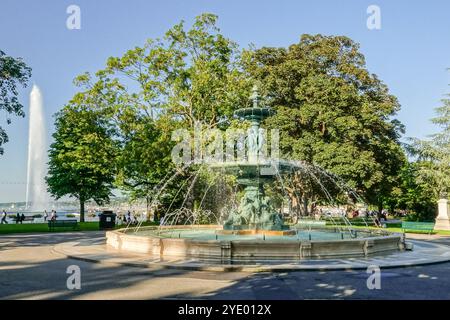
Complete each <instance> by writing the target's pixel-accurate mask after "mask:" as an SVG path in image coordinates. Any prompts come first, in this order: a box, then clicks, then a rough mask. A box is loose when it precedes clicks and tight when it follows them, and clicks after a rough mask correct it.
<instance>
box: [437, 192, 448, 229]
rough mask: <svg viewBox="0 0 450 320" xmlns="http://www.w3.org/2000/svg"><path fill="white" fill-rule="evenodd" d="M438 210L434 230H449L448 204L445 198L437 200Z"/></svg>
mask: <svg viewBox="0 0 450 320" xmlns="http://www.w3.org/2000/svg"><path fill="white" fill-rule="evenodd" d="M438 212H439V214H438V216H437V218H436V224H435V225H434V230H450V204H449V201H448V200H447V199H440V200H439V201H438Z"/></svg>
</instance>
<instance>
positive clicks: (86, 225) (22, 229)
mask: <svg viewBox="0 0 450 320" xmlns="http://www.w3.org/2000/svg"><path fill="white" fill-rule="evenodd" d="M153 225H158V224H157V223H155V222H144V223H143V224H142V226H153ZM124 227H125V225H123V226H120V227H118V226H117V227H116V228H117V229H120V228H124ZM68 231H69V232H70V231H73V229H72V228H56V229H55V230H54V231H52V232H68ZM77 231H99V225H98V222H78V229H77ZM39 232H50V230H49V229H48V224H47V223H25V224H16V223H9V224H0V235H1V234H11V233H39Z"/></svg>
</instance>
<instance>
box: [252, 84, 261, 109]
mask: <svg viewBox="0 0 450 320" xmlns="http://www.w3.org/2000/svg"><path fill="white" fill-rule="evenodd" d="M259 97H260V95H259V92H258V86H257V85H256V84H255V85H254V86H253V88H252V94H251V96H250V99H252V100H253V108H258V102H259Z"/></svg>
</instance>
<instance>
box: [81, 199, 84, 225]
mask: <svg viewBox="0 0 450 320" xmlns="http://www.w3.org/2000/svg"><path fill="white" fill-rule="evenodd" d="M80 222H84V199H81V198H80Z"/></svg>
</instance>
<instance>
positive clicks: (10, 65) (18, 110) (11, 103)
mask: <svg viewBox="0 0 450 320" xmlns="http://www.w3.org/2000/svg"><path fill="white" fill-rule="evenodd" d="M30 77H31V69H30V67H28V66H27V65H26V64H25V63H24V62H23V61H22V59H21V58H17V59H16V58H13V57H10V56H7V55H6V54H5V53H4V52H3V51H2V50H0V111H2V110H4V111H5V112H6V115H7V119H6V122H7V123H8V124H9V123H11V119H10V118H9V115H16V116H19V117H24V116H25V112H24V111H23V105H22V104H21V103H20V102H19V99H18V98H17V96H18V91H17V86H18V85H22V86H23V87H25V86H26V85H27V82H28V80H29V78H30ZM6 142H8V135H7V134H6V131H5V130H4V129H3V128H2V127H1V126H0V154H3V148H2V147H1V146H2V144H4V143H6Z"/></svg>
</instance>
